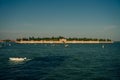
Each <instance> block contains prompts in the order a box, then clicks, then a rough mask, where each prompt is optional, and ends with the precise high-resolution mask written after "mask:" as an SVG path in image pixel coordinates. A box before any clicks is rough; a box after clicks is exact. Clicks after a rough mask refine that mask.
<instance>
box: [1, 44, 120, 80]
mask: <svg viewBox="0 0 120 80" xmlns="http://www.w3.org/2000/svg"><path fill="white" fill-rule="evenodd" d="M103 45H104V47H102V46H103ZM10 57H26V58H27V59H30V60H26V61H23V62H14V61H10V60H9V58H10ZM0 80H120V43H113V44H68V46H67V47H65V45H64V44H15V43H12V44H11V45H7V46H4V47H2V48H0Z"/></svg>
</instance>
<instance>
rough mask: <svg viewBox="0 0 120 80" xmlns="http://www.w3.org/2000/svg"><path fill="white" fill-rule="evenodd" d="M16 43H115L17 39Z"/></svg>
mask: <svg viewBox="0 0 120 80" xmlns="http://www.w3.org/2000/svg"><path fill="white" fill-rule="evenodd" d="M15 43H20V44H27V43H28V44H29V43H30V44H34V43H39V44H46V43H48V44H52V43H55V44H62V43H72V44H78V43H81V44H84V43H88V44H89V43H95V44H99V43H114V42H113V41H65V42H63V41H15Z"/></svg>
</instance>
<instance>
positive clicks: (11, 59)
mask: <svg viewBox="0 0 120 80" xmlns="http://www.w3.org/2000/svg"><path fill="white" fill-rule="evenodd" d="M26 59H27V58H26V57H24V58H18V57H17V58H9V60H10V61H25V60H26Z"/></svg>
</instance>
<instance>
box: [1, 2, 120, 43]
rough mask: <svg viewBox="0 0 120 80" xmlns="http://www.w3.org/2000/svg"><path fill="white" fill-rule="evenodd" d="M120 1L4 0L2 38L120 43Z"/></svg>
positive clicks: (2, 4) (2, 5) (2, 6)
mask: <svg viewBox="0 0 120 80" xmlns="http://www.w3.org/2000/svg"><path fill="white" fill-rule="evenodd" d="M119 32H120V0H0V39H16V38H19V37H29V36H35V37H51V36H64V37H88V38H110V39H112V40H119V41H120V36H119Z"/></svg>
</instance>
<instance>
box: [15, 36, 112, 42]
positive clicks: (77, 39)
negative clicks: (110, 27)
mask: <svg viewBox="0 0 120 80" xmlns="http://www.w3.org/2000/svg"><path fill="white" fill-rule="evenodd" d="M60 39H66V40H67V41H74V40H76V41H111V40H110V39H97V38H65V37H62V36H59V37H44V38H40V37H37V38H35V37H29V38H17V39H16V41H41V40H46V41H51V40H52V41H59V40H60Z"/></svg>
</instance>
